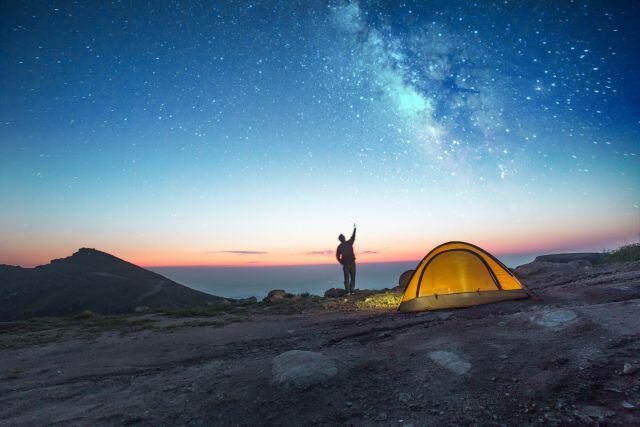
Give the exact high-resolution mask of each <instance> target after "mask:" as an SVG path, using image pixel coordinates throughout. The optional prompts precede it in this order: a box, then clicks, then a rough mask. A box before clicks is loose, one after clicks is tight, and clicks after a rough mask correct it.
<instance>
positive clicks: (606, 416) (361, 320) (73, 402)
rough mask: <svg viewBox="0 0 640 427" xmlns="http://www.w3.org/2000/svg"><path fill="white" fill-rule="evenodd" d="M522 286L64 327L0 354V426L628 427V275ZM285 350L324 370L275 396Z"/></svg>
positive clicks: (638, 308) (541, 279)
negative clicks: (397, 306)
mask: <svg viewBox="0 0 640 427" xmlns="http://www.w3.org/2000/svg"><path fill="white" fill-rule="evenodd" d="M525 283H526V284H527V285H528V286H529V287H531V289H532V290H533V291H534V292H535V294H536V295H538V296H539V297H540V299H538V300H526V301H517V302H508V303H499V304H493V305H487V306H481V307H475V308H470V309H464V310H451V311H446V312H430V313H420V314H414V315H392V314H391V313H390V312H388V311H379V312H326V311H313V312H310V313H304V314H296V315H286V316H284V315H283V316H266V315H254V316H252V317H251V318H250V319H249V320H247V321H243V322H236V323H230V324H226V325H224V326H218V325H217V324H207V322H205V321H203V322H201V323H195V322H191V323H188V324H187V325H185V324H184V321H183V320H174V319H162V320H161V321H160V322H159V324H162V326H163V327H161V328H154V329H141V330H138V331H132V332H129V333H126V334H122V333H121V332H104V333H101V334H97V335H96V334H94V335H90V336H87V335H86V334H83V333H81V332H79V331H77V332H76V331H75V330H73V329H71V330H66V331H63V332H64V333H65V335H64V339H62V340H57V341H55V340H54V341H52V342H49V343H43V344H39V345H27V346H23V347H19V348H12V349H4V350H0V375H1V376H2V377H0V424H1V425H12V426H13V425H43V424H64V425H69V424H82V425H88V424H89V425H122V424H127V425H135V424H139V425H185V424H187V425H308V424H317V425H320V424H325V425H345V424H346V425H350V424H352V425H416V426H418V425H433V424H436V425H439V424H444V423H446V424H471V425H493V424H495V425H502V424H507V425H521V424H528V425H543V424H544V425H554V424H597V423H605V424H609V425H634V424H635V425H638V424H640V409H639V408H640V374H638V373H637V372H633V368H634V367H636V366H640V263H634V264H624V265H618V266H606V267H598V268H593V269H591V270H584V271H579V272H575V273H573V274H567V273H562V274H558V275H554V274H541V275H538V276H533V277H531V278H530V279H529V280H527V281H525ZM190 320H193V319H190ZM180 322H183V324H182V326H181V323H180ZM16 338H17V337H16ZM289 350H308V351H313V352H318V353H322V354H323V355H324V356H325V357H326V358H328V359H329V360H331V361H333V363H335V366H336V367H337V374H335V375H334V376H332V377H331V378H329V379H327V380H325V381H323V382H321V383H319V384H315V385H311V386H309V387H308V388H304V389H296V388H290V389H286V388H284V387H282V386H278V385H276V384H274V382H273V375H272V367H273V359H274V357H276V356H278V355H279V354H281V353H283V352H286V351H289ZM625 364H627V367H628V369H627V374H625V373H624V372H623V371H624V366H625Z"/></svg>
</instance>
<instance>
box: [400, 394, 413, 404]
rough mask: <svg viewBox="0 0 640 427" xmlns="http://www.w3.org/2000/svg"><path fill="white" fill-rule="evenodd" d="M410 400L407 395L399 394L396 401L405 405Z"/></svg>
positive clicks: (409, 396)
mask: <svg viewBox="0 0 640 427" xmlns="http://www.w3.org/2000/svg"><path fill="white" fill-rule="evenodd" d="M409 399H411V395H410V394H409V393H400V394H399V395H398V400H399V401H400V402H402V403H407V402H408V401H409Z"/></svg>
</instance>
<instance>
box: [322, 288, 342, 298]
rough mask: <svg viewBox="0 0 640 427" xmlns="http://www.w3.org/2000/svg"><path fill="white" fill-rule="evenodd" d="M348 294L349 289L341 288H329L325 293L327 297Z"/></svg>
mask: <svg viewBox="0 0 640 427" xmlns="http://www.w3.org/2000/svg"><path fill="white" fill-rule="evenodd" d="M346 294H347V291H345V290H344V289H340V288H331V289H327V290H326V291H325V293H324V296H325V298H340V297H343V296H345V295H346Z"/></svg>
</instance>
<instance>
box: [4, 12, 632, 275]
mask: <svg viewBox="0 0 640 427" xmlns="http://www.w3.org/2000/svg"><path fill="white" fill-rule="evenodd" d="M583 3H584V4H583ZM178 16H179V17H178ZM639 18H640V13H639V6H637V5H635V4H628V5H626V6H625V7H620V6H618V7H615V8H613V7H612V8H608V7H607V5H605V4H600V3H593V4H592V3H591V2H581V3H580V4H574V3H566V4H565V3H558V4H552V5H549V4H546V6H542V5H540V4H538V2H514V4H511V3H507V2H505V3H502V2H500V3H499V4H495V5H493V7H481V6H473V5H470V4H467V2H452V1H434V2H429V3H428V4H426V3H425V2H419V1H416V2H406V4H403V5H402V6H400V5H398V6H390V5H388V4H386V3H379V2H373V1H371V2H369V1H361V2H358V1H335V2H334V1H329V2H328V4H327V3H325V2H319V1H318V2H316V1H308V2H307V1H303V2H264V3H262V2H257V3H246V4H243V5H242V6H240V5H236V6H232V5H211V4H208V3H199V2H194V3H192V5H191V6H190V7H188V8H186V7H183V6H182V5H179V4H173V5H172V6H171V7H167V8H166V9H165V8H159V9H152V8H149V7H148V5H146V4H144V3H143V2H140V3H138V2H133V3H128V4H126V5H107V4H102V3H101V2H96V3H95V4H91V5H83V4H73V5H66V6H64V7H62V6H56V7H54V6H53V5H49V4H46V3H44V4H40V3H29V5H28V7H17V6H10V5H4V6H3V13H2V16H1V17H0V19H1V20H2V28H1V31H2V51H3V54H2V55H3V61H2V62H0V69H1V72H2V78H1V81H2V87H1V91H0V200H1V204H2V209H1V210H0V236H1V237H0V264H15V265H22V266H35V265H40V264H45V263H47V262H49V261H50V260H51V259H55V258H62V257H66V256H69V255H71V254H72V253H73V252H75V251H77V250H78V248H80V247H91V248H95V249H98V250H102V251H105V252H108V253H111V254H113V255H114V256H117V257H119V258H123V259H125V260H127V261H130V262H133V263H135V264H138V265H142V266H247V267H251V266H270V265H301V264H327V263H335V255H334V254H335V249H336V246H337V245H338V243H339V242H338V240H337V236H338V234H339V233H344V234H345V235H349V234H350V233H351V229H352V225H353V223H354V222H355V223H357V226H358V236H357V239H356V244H355V248H356V256H357V258H358V261H359V262H366V263H368V262H390V261H413V260H419V259H420V258H422V257H423V256H424V255H425V254H426V253H427V252H428V251H429V250H430V249H431V248H433V247H434V246H436V245H438V244H440V243H443V242H446V241H451V240H462V241H467V242H470V243H473V244H476V245H478V246H481V247H483V248H484V249H486V250H488V251H490V252H492V253H493V254H495V255H497V256H506V255H516V254H542V253H551V252H563V251H565V252H566V251H601V250H605V249H614V248H616V247H618V246H620V245H623V244H628V243H633V242H637V241H640V209H639V205H640V156H639V154H640V121H639V120H638V118H639V117H640V99H639V98H638V94H640V79H638V78H637V75H638V71H639V68H640V66H639V65H640V56H638V55H637V53H636V46H635V41H636V40H639V39H640V38H639V36H640V34H639V30H638V26H637V22H638V19H639ZM276 24H277V25H276ZM276 27H277V30H276V29H275V28H276Z"/></svg>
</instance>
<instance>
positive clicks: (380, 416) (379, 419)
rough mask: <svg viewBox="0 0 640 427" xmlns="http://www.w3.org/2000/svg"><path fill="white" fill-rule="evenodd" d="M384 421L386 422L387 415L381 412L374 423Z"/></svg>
mask: <svg viewBox="0 0 640 427" xmlns="http://www.w3.org/2000/svg"><path fill="white" fill-rule="evenodd" d="M386 420H387V413H386V412H381V413H379V414H378V416H377V417H376V421H386Z"/></svg>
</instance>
